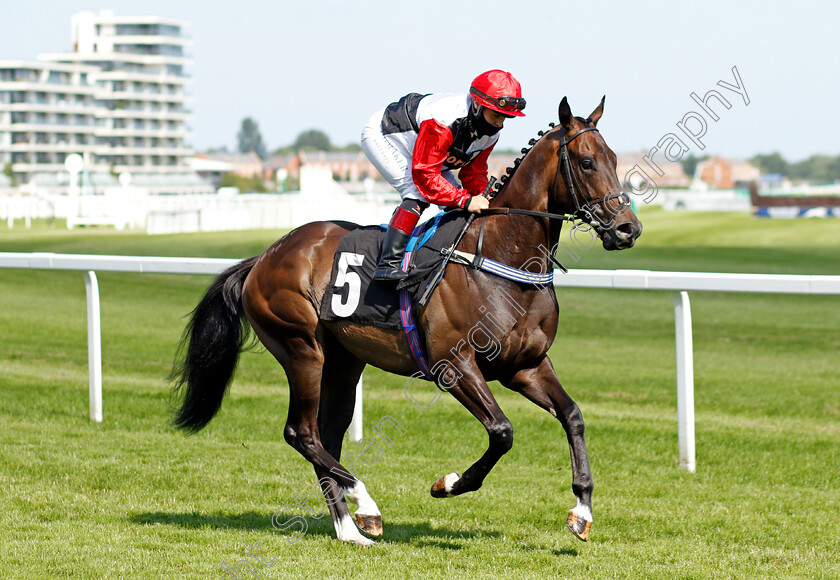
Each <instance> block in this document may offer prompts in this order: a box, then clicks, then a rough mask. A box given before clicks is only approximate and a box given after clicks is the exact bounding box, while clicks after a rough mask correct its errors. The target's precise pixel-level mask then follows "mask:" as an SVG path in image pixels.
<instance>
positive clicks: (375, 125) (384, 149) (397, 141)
mask: <svg viewBox="0 0 840 580" xmlns="http://www.w3.org/2000/svg"><path fill="white" fill-rule="evenodd" d="M383 112H384V111H377V112H376V113H374V114H373V115H372V116H371V117H370V120H368V124H367V125H366V126H365V128H364V129H363V130H362V151H364V152H365V156H366V157H367V158H368V159H369V160H370V162H371V163H372V164H373V166H374V167H376V169H377V170H378V171H379V173H381V174H382V177H384V178H385V181H387V182H388V183H390V184H391V187H393V188H394V189H396V190H397V192H398V193H399V194H400V198H402V199H416V200H418V201H422V202H424V203H430V202H429V201H428V200H427V199H426V198H425V197H423V194H421V193H420V191H419V190H418V189H417V186H416V185H415V184H414V178H413V177H412V176H411V157H412V153H413V152H414V142H415V141H416V140H417V133H415V132H414V131H406V132H405V133H391V134H388V135H384V134H383V133H382V114H383ZM441 175H443V177H444V178H445V179H446V180H447V181H448V182H450V183H451V184H452V185H454V186H455V187H460V185H459V184H458V182H457V181H456V180H455V176H454V175H453V173H452V172H451V171H449V170H444V171H442V172H441Z"/></svg>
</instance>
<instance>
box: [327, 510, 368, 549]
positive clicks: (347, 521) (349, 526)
mask: <svg viewBox="0 0 840 580" xmlns="http://www.w3.org/2000/svg"><path fill="white" fill-rule="evenodd" d="M333 525H334V526H335V535H336V536H337V537H338V539H339V540H341V541H342V542H350V543H351V544H359V545H360V546H370V545H372V544H375V543H376V542H374V541H373V540H370V539H368V538H366V537H364V536H363V535H362V534H361V533H360V532H359V528H357V527H356V524H355V523H354V522H353V519H352V518H351V517H350V514H345V515H342V516H341V518H340V519H338V520H335V519H334V520H333Z"/></svg>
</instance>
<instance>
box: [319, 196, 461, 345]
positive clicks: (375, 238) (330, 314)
mask: <svg viewBox="0 0 840 580" xmlns="http://www.w3.org/2000/svg"><path fill="white" fill-rule="evenodd" d="M466 220H467V213H466V212H463V211H448V212H442V213H439V214H438V215H436V216H435V217H433V218H432V219H430V220H428V221H426V222H424V223H422V224H420V225H418V226H417V227H416V228H415V229H414V232H413V233H412V235H411V238H410V239H409V242H408V245H407V247H406V252H405V258H404V259H403V270H405V271H407V272H408V275H407V276H406V277H405V278H404V279H403V280H401V281H400V283H399V284H398V285H397V286H396V288H394V287H393V286H386V285H383V284H377V283H375V282H372V279H373V271H374V269H375V268H376V262H377V259H378V257H379V250H380V248H381V247H382V240H383V239H384V237H385V226H367V227H363V228H359V229H358V230H355V231H353V232H350V233H349V234H347V235H346V236H344V238H342V240H341V241H340V242H339V244H338V248H337V249H336V252H335V260H334V261H333V267H332V272H331V274H330V284H329V286H328V287H327V290H326V292H325V293H324V298H323V300H322V302H321V311H320V318H321V320H350V321H352V322H355V323H358V324H363V325H367V326H376V327H379V328H388V329H396V330H403V329H404V325H403V320H402V319H401V316H400V296H401V295H404V296H405V297H406V298H408V299H409V302H410V308H411V309H412V310H413V311H416V306H417V305H416V295H417V294H419V292H418V290H420V289H425V287H426V285H427V284H428V283H429V282H430V281H431V279H432V278H433V277H434V274H435V271H436V269H437V267H438V266H439V265H440V263H441V262H442V261H443V258H444V256H443V252H442V250H444V249H445V248H449V247H450V246H451V245H452V244H453V243H454V242H455V239H456V238H457V237H458V235H459V234H460V233H461V231H462V230H463V229H464V226H465V224H466ZM404 300H405V298H404Z"/></svg>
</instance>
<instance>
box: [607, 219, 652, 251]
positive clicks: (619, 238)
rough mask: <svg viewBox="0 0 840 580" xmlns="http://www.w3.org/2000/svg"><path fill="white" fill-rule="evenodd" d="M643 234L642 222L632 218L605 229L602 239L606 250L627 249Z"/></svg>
mask: <svg viewBox="0 0 840 580" xmlns="http://www.w3.org/2000/svg"><path fill="white" fill-rule="evenodd" d="M641 235H642V222H640V221H639V220H636V219H634V220H630V221H626V222H623V223H620V224H617V225H615V226H614V227H612V228H610V229H608V230H605V231H604V232H603V233H602V235H601V239H602V241H603V243H604V249H605V250H626V249H627V248H632V247H633V246H634V245H635V244H636V239H637V238H638V237H639V236H641Z"/></svg>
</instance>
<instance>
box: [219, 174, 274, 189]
mask: <svg viewBox="0 0 840 580" xmlns="http://www.w3.org/2000/svg"><path fill="white" fill-rule="evenodd" d="M219 187H236V188H238V189H239V191H241V192H243V193H245V192H250V191H255V192H257V193H265V192H266V191H268V190H267V188H266V187H265V183H263V180H262V179H260V176H259V175H253V176H251V177H244V176H242V175H236V174H235V173H225V174H224V175H223V176H222V180H221V181H220V182H219Z"/></svg>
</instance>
